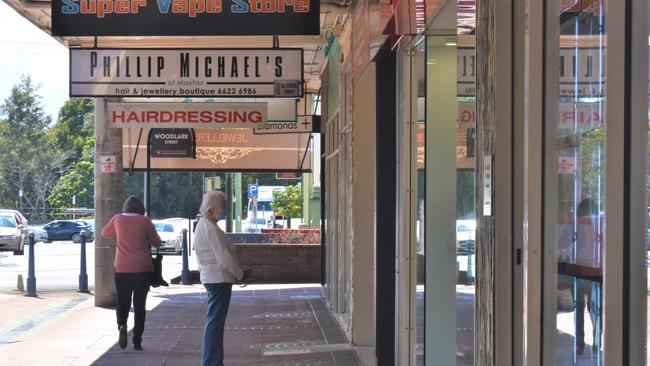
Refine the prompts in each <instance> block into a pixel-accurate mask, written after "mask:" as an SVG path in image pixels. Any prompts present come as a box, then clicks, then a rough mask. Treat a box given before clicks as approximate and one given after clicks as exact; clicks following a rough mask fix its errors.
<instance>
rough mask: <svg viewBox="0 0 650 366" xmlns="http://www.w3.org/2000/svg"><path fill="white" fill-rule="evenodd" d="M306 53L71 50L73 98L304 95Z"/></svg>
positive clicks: (292, 50)
mask: <svg viewBox="0 0 650 366" xmlns="http://www.w3.org/2000/svg"><path fill="white" fill-rule="evenodd" d="M303 81H304V79H303V51H302V49H297V48H273V49H272V48H261V49H70V96H71V97H175V98H184V97H228V98H240V97H302V95H303V87H302V86H303Z"/></svg>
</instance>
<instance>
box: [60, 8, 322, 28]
mask: <svg viewBox="0 0 650 366" xmlns="http://www.w3.org/2000/svg"><path fill="white" fill-rule="evenodd" d="M319 33H320V1H319V0H52V35H53V36H200V35H206V36H207V35H222V36H226V35H231V36H236V35H269V36H273V35H278V36H279V35H318V34H319Z"/></svg>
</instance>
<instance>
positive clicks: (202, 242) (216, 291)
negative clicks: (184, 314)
mask: <svg viewBox="0 0 650 366" xmlns="http://www.w3.org/2000/svg"><path fill="white" fill-rule="evenodd" d="M225 208H226V196H225V194H224V193H223V192H221V191H210V192H208V193H206V194H205V195H203V201H202V202H201V208H200V211H201V215H202V216H203V217H202V218H201V219H200V220H199V223H198V224H197V225H196V232H195V234H194V243H195V244H194V248H195V250H196V261H197V263H198V267H199V272H200V274H201V283H203V285H204V286H205V289H206V291H207V293H208V311H207V313H206V315H205V329H204V333H203V347H202V354H201V359H202V365H203V366H222V365H223V358H224V352H223V337H224V327H225V325H226V316H227V315H228V307H229V306H230V295H231V293H232V284H233V283H239V282H241V281H242V280H244V279H245V278H247V277H249V276H250V272H249V271H242V269H241V268H240V267H239V263H238V262H237V253H236V248H235V246H234V245H233V244H232V243H231V242H230V240H229V239H228V236H227V235H226V233H224V232H223V230H221V229H220V228H219V227H218V226H217V221H218V220H219V216H220V215H221V213H222V212H223V210H224V209H225Z"/></svg>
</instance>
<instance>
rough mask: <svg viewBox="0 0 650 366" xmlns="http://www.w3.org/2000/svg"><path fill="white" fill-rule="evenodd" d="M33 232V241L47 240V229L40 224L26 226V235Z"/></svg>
mask: <svg viewBox="0 0 650 366" xmlns="http://www.w3.org/2000/svg"><path fill="white" fill-rule="evenodd" d="M30 232H31V233H34V242H39V241H42V242H47V241H48V239H47V231H45V229H43V227H42V226H27V235H29V233H30Z"/></svg>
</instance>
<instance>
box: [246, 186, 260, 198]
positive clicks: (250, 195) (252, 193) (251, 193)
mask: <svg viewBox="0 0 650 366" xmlns="http://www.w3.org/2000/svg"><path fill="white" fill-rule="evenodd" d="M257 190H258V186H257V184H249V185H248V198H253V197H255V198H257Z"/></svg>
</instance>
